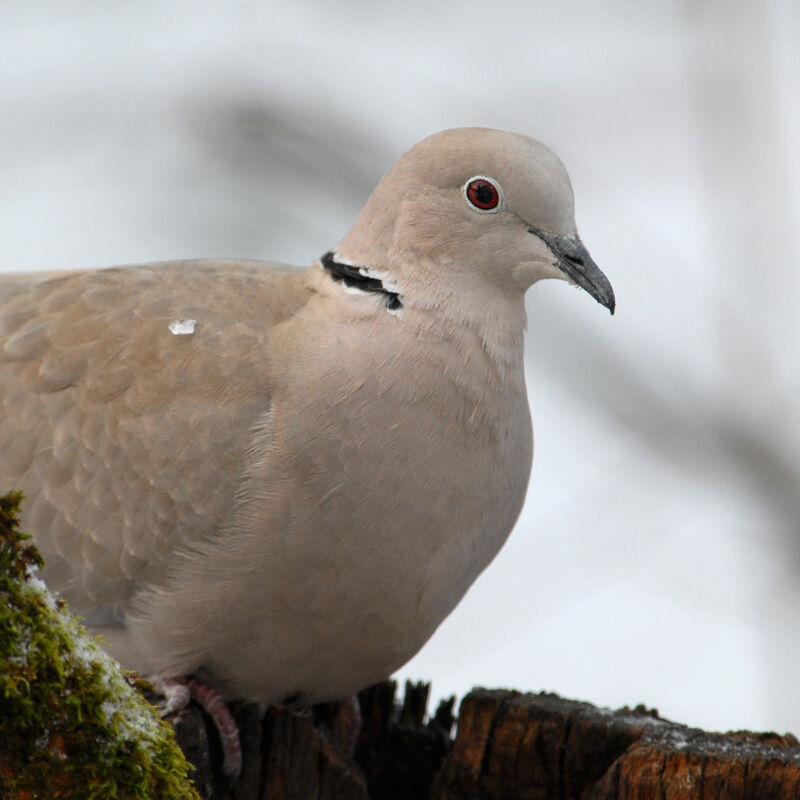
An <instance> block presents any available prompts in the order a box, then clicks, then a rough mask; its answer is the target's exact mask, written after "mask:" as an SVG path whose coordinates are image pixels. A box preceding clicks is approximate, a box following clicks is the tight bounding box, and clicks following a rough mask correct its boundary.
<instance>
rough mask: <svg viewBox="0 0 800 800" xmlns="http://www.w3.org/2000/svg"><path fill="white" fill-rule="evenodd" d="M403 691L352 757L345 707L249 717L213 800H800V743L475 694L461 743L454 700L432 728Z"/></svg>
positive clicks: (418, 700) (418, 698) (566, 703)
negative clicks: (227, 782) (231, 772)
mask: <svg viewBox="0 0 800 800" xmlns="http://www.w3.org/2000/svg"><path fill="white" fill-rule="evenodd" d="M394 694H395V686H394V684H392V683H388V682H387V683H383V684H379V685H377V686H374V687H372V688H371V689H368V690H366V691H365V692H362V693H361V695H360V696H359V702H360V705H361V713H362V717H363V725H362V729H361V733H360V735H359V738H358V744H357V747H356V749H355V754H354V756H352V757H351V756H350V755H349V754H348V753H345V752H343V751H342V749H341V748H342V745H341V739H342V736H341V733H338V734H337V732H336V720H337V715H338V713H339V707H338V706H336V705H328V706H317V707H315V708H313V709H308V710H305V711H298V710H292V709H287V708H280V707H273V708H271V709H270V710H269V711H268V713H267V715H266V717H265V718H264V720H263V721H262V722H261V723H259V721H258V718H257V714H255V715H254V714H253V713H252V711H251V713H250V715H249V718H247V719H245V718H244V717H243V716H242V712H243V711H244V709H242V708H240V709H238V714H239V717H240V720H241V721H242V722H244V725H243V731H244V734H245V751H247V752H249V763H248V757H247V756H246V758H245V761H246V765H245V772H244V775H243V780H242V781H241V782H240V783H239V785H238V786H237V787H235V788H232V789H230V788H229V789H227V790H226V789H225V788H224V787H222V788H221V787H219V785H217V788H216V793H215V791H214V790H213V789H210V788H209V786H210V784H208V783H207V784H206V786H205V788H203V787H201V793H204V792H205V793H204V797H206V798H213V799H214V800H218V798H225V800H285V799H287V800H288V798H292V800H303V799H304V798H315V800H316V799H317V798H319V800H474V798H481V800H612V799H613V800H634V798H636V800H651V798H652V800H695V798H696V800H732V799H733V798H735V800H788V798H800V744H798V741H797V739H795V737H794V736H792V735H790V734H786V735H784V736H778V735H776V734H771V733H766V734H758V733H748V732H737V733H727V734H717V733H706V732H704V731H702V730H699V729H696V728H688V727H686V726H684V725H679V724H676V723H673V722H670V721H668V720H664V719H661V718H660V717H659V716H658V714H657V713H656V712H655V711H652V710H650V711H648V710H646V709H645V708H643V707H637V708H635V709H633V710H630V709H627V708H624V709H621V710H619V711H610V710H607V709H600V708H596V707H595V706H592V705H590V704H589V703H581V702H576V701H572V700H565V699H562V698H560V697H558V696H556V695H552V694H520V693H519V692H514V691H507V690H487V689H475V690H473V691H472V692H470V693H469V694H468V695H467V696H466V697H465V698H464V700H463V701H462V703H461V707H460V711H459V715H458V726H457V729H458V734H457V736H456V738H455V741H454V742H451V740H450V733H451V730H452V724H453V719H452V716H451V715H450V713H449V711H450V709H452V703H451V704H449V706H448V704H443V705H441V706H440V708H439V710H438V712H437V714H436V715H434V717H433V719H431V720H426V717H425V703H426V700H427V694H428V687H427V686H426V685H425V684H416V685H407V686H406V695H405V699H404V702H403V704H402V705H399V704H395V702H394ZM250 708H251V709H253V707H250ZM189 713H197V715H198V716H197V722H196V723H193V725H194V724H198V725H200V726H201V727H199V728H198V727H194V728H193V730H194V733H195V734H196V733H197V731H199V730H202V731H203V732H205V731H206V730H207V728H206V726H205V725H204V724H203V723H202V721H201V717H200V715H199V712H190V711H187V712H183V714H189ZM185 733H186V731H184V733H183V734H182V733H181V732H180V730H179V732H178V739H179V742H180V741H182V740H183V737H184V735H185ZM345 738H346V737H345ZM213 751H214V747H213V746H212V747H211V748H210V749H208V751H207V752H208V753H211V756H210V757H211V761H205V762H204V763H203V764H202V765H201V766H202V769H203V770H205V771H206V774H211V773H213V772H215V771H216V772H217V774H218V767H217V766H216V764H218V763H219V760H218V756H217V762H216V764H215V763H214V762H213V759H214V756H213ZM207 758H208V756H207ZM190 760H191V757H190Z"/></svg>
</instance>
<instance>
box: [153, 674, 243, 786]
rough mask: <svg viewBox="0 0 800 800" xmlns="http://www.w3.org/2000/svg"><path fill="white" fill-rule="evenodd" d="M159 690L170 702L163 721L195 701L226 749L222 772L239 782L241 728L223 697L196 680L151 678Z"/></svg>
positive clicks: (224, 749)
mask: <svg viewBox="0 0 800 800" xmlns="http://www.w3.org/2000/svg"><path fill="white" fill-rule="evenodd" d="M150 680H151V681H152V683H153V685H154V686H155V687H156V689H157V690H158V691H159V692H161V693H162V694H163V695H164V697H165V698H166V704H165V705H164V709H163V711H162V712H161V716H162V717H166V716H168V715H169V714H174V713H175V712H176V711H182V710H183V709H184V708H186V706H187V705H189V699H190V698H191V699H192V700H194V701H195V702H196V703H197V704H198V705H199V706H200V707H201V708H202V709H203V710H204V711H205V712H206V714H208V716H209V717H211V720H212V722H213V723H214V726H215V727H216V729H217V733H218V734H219V741H220V744H221V745H222V758H223V760H222V771H223V772H224V773H225V774H226V775H228V776H230V777H234V778H238V777H239V774H240V773H241V771H242V745H241V742H240V740H239V726H238V725H237V724H236V720H235V719H234V718H233V715H232V714H231V712H230V711H229V710H228V706H226V705H225V701H224V700H223V699H222V695H220V694H219V693H218V692H216V691H214V689H212V688H211V687H210V686H206V685H205V684H204V683H201V682H200V681H198V680H195V679H194V678H189V679H186V678H161V677H156V678H151V679H150Z"/></svg>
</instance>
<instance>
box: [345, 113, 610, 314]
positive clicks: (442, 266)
mask: <svg viewBox="0 0 800 800" xmlns="http://www.w3.org/2000/svg"><path fill="white" fill-rule="evenodd" d="M334 257H336V258H340V259H341V260H342V261H344V262H346V263H348V264H351V265H357V266H358V267H363V268H367V269H369V270H371V271H373V272H374V273H375V274H376V275H377V274H380V273H381V271H386V272H387V274H391V276H392V280H393V281H395V282H396V285H397V286H398V288H399V290H400V292H401V293H402V294H404V295H406V294H407V295H408V296H409V297H411V296H413V295H418V294H419V293H421V292H422V293H424V292H425V290H426V289H425V287H426V286H427V287H429V288H430V290H431V292H432V293H435V294H439V295H442V294H443V293H448V294H450V293H458V292H460V291H469V290H472V289H474V290H477V292H478V293H480V292H481V291H485V289H487V288H489V287H492V288H494V289H499V290H501V291H502V292H504V293H509V292H510V293H512V294H513V293H517V294H521V293H523V292H524V291H525V290H526V289H527V288H528V287H529V286H531V285H532V284H533V283H535V282H536V281H538V280H540V279H542V278H561V279H564V280H567V281H569V282H571V283H574V284H577V285H578V286H580V287H581V288H583V289H585V290H586V291H587V292H588V293H589V294H590V295H591V296H592V297H594V298H595V300H597V301H598V302H599V303H601V304H602V305H604V306H605V307H606V308H608V309H609V310H610V311H611V312H612V313H613V312H614V291H613V289H612V288H611V284H610V283H609V281H608V279H607V278H606V276H605V275H604V274H603V273H602V272H601V271H600V269H599V268H598V266H597V265H596V264H595V263H594V261H593V260H592V258H591V256H590V255H589V253H588V251H587V250H586V248H585V247H584V245H583V243H582V242H581V240H580V238H579V236H578V233H577V229H576V226H575V215H574V200H573V194H572V186H571V184H570V180H569V176H568V175H567V172H566V170H565V169H564V165H563V164H562V163H561V161H560V160H559V158H558V157H557V156H556V155H555V154H554V153H553V152H552V151H551V150H549V149H548V148H547V147H546V146H545V145H543V144H542V143H541V142H538V141H537V140H535V139H531V138H530V137H528V136H523V135H521V134H517V133H508V132H505V131H499V130H493V129H489V128H458V129H454V130H448V131H443V132H441V133H437V134H434V135H433V136H429V137H428V138H427V139H424V140H423V141H421V142H420V143H419V144H417V145H415V146H414V147H413V148H412V149H411V150H409V151H408V152H407V153H406V154H405V155H404V156H403V157H402V158H401V159H400V160H399V161H398V162H397V163H396V164H395V166H394V167H393V168H392V169H391V170H390V171H389V172H388V173H387V175H386V176H385V177H384V178H383V180H382V181H381V182H380V184H378V186H377V188H376V189H375V191H374V192H373V193H372V196H371V197H370V199H369V201H368V202H367V204H366V206H365V207H364V210H363V211H362V213H361V215H360V216H359V218H358V220H357V221H356V223H355V224H354V226H353V228H352V229H351V230H350V232H349V233H348V234H347V236H345V238H344V239H343V240H342V242H341V243H340V244H339V246H338V247H337V248H336V250H335V251H334Z"/></svg>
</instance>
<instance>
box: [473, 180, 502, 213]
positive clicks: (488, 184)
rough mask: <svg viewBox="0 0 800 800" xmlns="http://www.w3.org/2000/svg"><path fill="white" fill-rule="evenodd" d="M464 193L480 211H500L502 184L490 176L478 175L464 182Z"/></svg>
mask: <svg viewBox="0 0 800 800" xmlns="http://www.w3.org/2000/svg"><path fill="white" fill-rule="evenodd" d="M464 194H465V196H466V198H467V200H469V202H470V203H471V204H472V205H473V206H475V208H477V209H478V211H489V212H493V211H499V210H500V208H501V201H502V198H503V194H502V192H501V190H500V186H499V185H498V184H497V183H495V182H494V181H493V180H491V179H489V178H484V177H482V176H476V177H474V178H470V179H469V180H468V181H467V182H466V183H465V184H464Z"/></svg>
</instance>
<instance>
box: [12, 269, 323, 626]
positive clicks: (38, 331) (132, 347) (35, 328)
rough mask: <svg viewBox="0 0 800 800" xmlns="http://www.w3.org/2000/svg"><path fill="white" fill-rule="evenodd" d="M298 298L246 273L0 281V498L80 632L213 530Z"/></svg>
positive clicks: (269, 272)
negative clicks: (11, 498) (11, 502)
mask: <svg viewBox="0 0 800 800" xmlns="http://www.w3.org/2000/svg"><path fill="white" fill-rule="evenodd" d="M307 296H308V290H307V289H306V287H305V271H303V270H297V269H292V268H288V267H281V266H277V265H271V264H266V263H263V262H253V261H184V262H167V263H163V264H150V265H143V266H137V267H119V268H112V269H106V270H92V271H81V272H70V273H61V274H56V273H50V274H39V275H37V274H29V275H7V276H2V277H0V454H2V456H0V492H5V491H8V490H10V489H22V490H23V491H24V493H25V501H24V504H23V524H24V526H25V527H26V528H27V529H28V530H29V531H30V532H31V533H32V534H34V536H35V537H36V541H37V544H38V545H39V546H40V548H41V549H42V551H43V553H44V555H45V559H46V567H45V572H44V577H45V579H46V580H47V582H48V584H49V585H50V586H51V588H53V589H55V590H57V591H60V592H61V593H62V594H63V595H64V596H65V597H66V599H67V600H68V601H69V602H70V604H71V605H72V606H73V607H74V608H75V609H76V610H78V611H80V612H81V613H83V614H85V615H86V617H87V619H88V621H89V622H90V623H92V624H98V625H103V624H113V623H115V622H120V621H122V618H123V616H124V612H125V609H126V606H127V604H128V603H129V602H130V600H131V598H132V597H133V596H134V595H135V593H136V591H137V587H138V586H141V585H149V586H152V585H158V584H159V583H160V582H161V581H163V579H164V576H165V573H166V570H167V567H168V564H169V559H170V557H171V555H172V554H173V553H174V552H175V548H176V546H177V545H180V544H184V543H190V542H192V541H198V540H202V539H203V538H204V537H207V536H209V535H212V534H213V533H214V531H215V530H216V529H217V528H218V526H219V525H220V523H221V521H222V520H223V519H224V518H225V515H226V513H227V512H228V510H229V508H230V506H231V503H232V501H233V495H234V492H235V490H236V486H237V484H238V481H239V478H240V472H241V467H242V461H243V457H244V453H245V450H246V448H247V443H248V437H249V434H250V432H251V429H252V426H253V424H254V423H255V422H256V421H257V419H258V417H259V415H260V414H263V413H264V411H265V410H266V408H267V407H268V403H269V386H268V383H267V379H266V369H267V368H266V363H267V359H268V349H267V344H266V340H267V337H268V335H269V332H270V330H271V329H272V328H273V327H274V326H275V325H276V324H278V323H279V322H281V321H282V320H284V319H286V318H288V317H290V316H291V315H293V314H294V313H295V312H296V311H297V309H298V308H300V307H301V306H302V305H303V304H304V303H305V302H306V299H307Z"/></svg>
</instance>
